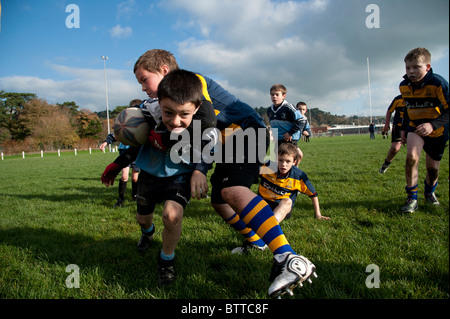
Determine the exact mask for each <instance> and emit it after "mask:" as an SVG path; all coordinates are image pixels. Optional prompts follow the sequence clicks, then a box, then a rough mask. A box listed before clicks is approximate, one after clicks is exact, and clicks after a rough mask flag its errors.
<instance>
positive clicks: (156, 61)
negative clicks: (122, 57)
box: [133, 49, 179, 73]
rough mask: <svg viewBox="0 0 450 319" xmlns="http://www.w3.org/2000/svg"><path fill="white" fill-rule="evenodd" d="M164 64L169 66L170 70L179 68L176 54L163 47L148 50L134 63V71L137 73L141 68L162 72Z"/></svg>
mask: <svg viewBox="0 0 450 319" xmlns="http://www.w3.org/2000/svg"><path fill="white" fill-rule="evenodd" d="M163 65H166V66H168V67H169V70H170V71H173V70H177V69H179V67H178V63H177V60H176V59H175V56H174V55H173V54H172V53H170V52H169V51H166V50H162V49H152V50H148V51H147V52H145V53H144V54H143V55H141V56H140V57H139V59H138V60H137V61H136V63H135V64H134V70H133V73H136V70H137V69H139V68H142V69H144V70H147V71H149V72H152V73H158V72H161V68H162V66H163Z"/></svg>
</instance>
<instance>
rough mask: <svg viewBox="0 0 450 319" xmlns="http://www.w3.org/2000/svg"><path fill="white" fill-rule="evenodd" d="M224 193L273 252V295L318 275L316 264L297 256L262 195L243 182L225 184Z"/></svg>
mask: <svg viewBox="0 0 450 319" xmlns="http://www.w3.org/2000/svg"><path fill="white" fill-rule="evenodd" d="M222 196H223V198H224V199H225V201H227V202H228V204H229V205H230V206H231V207H232V208H233V209H234V210H235V211H236V212H237V213H238V214H239V215H240V217H241V219H242V220H243V221H244V222H245V223H246V224H247V226H248V227H250V228H252V229H253V230H254V231H255V232H256V233H257V234H258V236H259V237H261V238H262V239H263V240H264V242H265V243H266V244H267V245H268V246H269V248H270V250H271V251H272V253H273V254H274V265H273V268H272V273H271V276H270V280H272V285H271V286H270V287H269V295H270V296H271V297H277V296H279V295H282V294H284V293H285V292H289V293H290V294H292V289H293V288H295V287H296V286H298V285H301V284H302V282H303V281H305V280H308V281H310V282H311V279H310V278H309V277H310V276H311V275H313V276H317V275H316V273H315V269H316V268H315V266H314V265H313V264H312V263H311V262H310V261H309V260H308V259H307V258H305V257H303V256H298V255H297V254H296V253H295V251H294V250H293V249H292V247H291V246H290V245H289V243H288V241H287V239H286V237H285V235H284V233H283V231H282V230H281V227H280V225H279V224H278V222H277V220H276V218H275V216H274V215H273V212H272V209H271V208H270V207H269V205H268V204H267V203H266V202H265V201H264V200H263V199H262V198H261V197H260V196H258V195H256V194H255V193H253V192H252V191H251V190H250V189H249V188H247V187H243V186H232V187H227V188H224V189H223V190H222Z"/></svg>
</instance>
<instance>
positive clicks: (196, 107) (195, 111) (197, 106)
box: [194, 104, 201, 114]
mask: <svg viewBox="0 0 450 319" xmlns="http://www.w3.org/2000/svg"><path fill="white" fill-rule="evenodd" d="M200 106H201V104H199V105H196V106H195V110H194V114H195V113H197V111H198V110H199V109H200Z"/></svg>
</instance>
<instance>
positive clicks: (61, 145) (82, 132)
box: [0, 91, 125, 154]
mask: <svg viewBox="0 0 450 319" xmlns="http://www.w3.org/2000/svg"><path fill="white" fill-rule="evenodd" d="M124 108H125V106H119V107H117V108H116V109H115V110H114V111H112V112H111V118H112V119H114V117H115V114H118V113H119V112H120V110H122V109H124ZM110 121H112V120H110ZM106 127H107V123H106V120H105V119H102V118H100V117H99V116H98V114H97V113H95V112H92V111H89V110H87V109H80V107H79V106H78V105H77V104H76V103H75V102H73V101H71V102H64V103H62V104H60V103H57V104H49V103H47V101H45V100H43V99H40V98H38V97H37V95H36V94H33V93H14V92H5V91H0V149H1V150H2V152H4V153H5V154H14V153H19V152H21V151H26V152H38V151H40V150H43V151H54V150H57V149H73V148H81V149H82V148H88V147H96V146H97V145H98V143H99V142H100V141H102V140H104V139H105V137H106V134H107V129H106Z"/></svg>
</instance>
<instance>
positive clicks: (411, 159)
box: [406, 154, 419, 166]
mask: <svg viewBox="0 0 450 319" xmlns="http://www.w3.org/2000/svg"><path fill="white" fill-rule="evenodd" d="M418 163H419V157H418V156H417V155H416V154H408V155H407V156H406V165H408V166H416V165H417V164H418Z"/></svg>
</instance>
